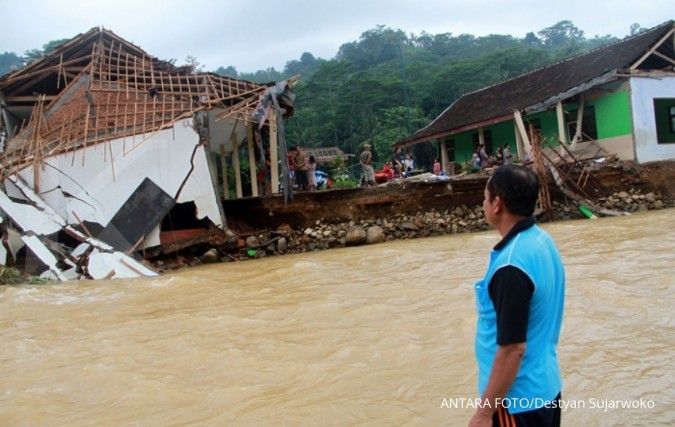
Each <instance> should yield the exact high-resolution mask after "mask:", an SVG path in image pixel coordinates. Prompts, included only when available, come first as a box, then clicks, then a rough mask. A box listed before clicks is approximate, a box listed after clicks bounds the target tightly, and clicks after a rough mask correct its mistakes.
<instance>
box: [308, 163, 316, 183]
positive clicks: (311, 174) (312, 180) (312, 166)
mask: <svg viewBox="0 0 675 427" xmlns="http://www.w3.org/2000/svg"><path fill="white" fill-rule="evenodd" d="M314 172H316V160H315V159H314V156H309V163H308V164H307V175H308V178H309V191H316V174H315V173H314Z"/></svg>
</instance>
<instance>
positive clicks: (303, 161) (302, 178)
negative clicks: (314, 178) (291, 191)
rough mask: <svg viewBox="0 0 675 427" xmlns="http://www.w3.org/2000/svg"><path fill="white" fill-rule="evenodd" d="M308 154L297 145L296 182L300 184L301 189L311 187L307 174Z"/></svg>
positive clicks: (299, 188)
mask: <svg viewBox="0 0 675 427" xmlns="http://www.w3.org/2000/svg"><path fill="white" fill-rule="evenodd" d="M307 168H308V162H307V154H305V152H304V151H303V149H302V148H300V146H299V145H296V146H295V183H296V184H297V185H298V190H299V191H305V190H307V189H308V188H309V178H308V176H307Z"/></svg>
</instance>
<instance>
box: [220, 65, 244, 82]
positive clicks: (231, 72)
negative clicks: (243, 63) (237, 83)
mask: <svg viewBox="0 0 675 427" xmlns="http://www.w3.org/2000/svg"><path fill="white" fill-rule="evenodd" d="M214 73H216V74H218V75H219V76H225V77H232V78H234V79H236V78H238V77H239V73H238V72H237V69H236V68H235V67H233V66H232V65H230V66H228V67H227V68H226V67H218V68H216V71H214Z"/></svg>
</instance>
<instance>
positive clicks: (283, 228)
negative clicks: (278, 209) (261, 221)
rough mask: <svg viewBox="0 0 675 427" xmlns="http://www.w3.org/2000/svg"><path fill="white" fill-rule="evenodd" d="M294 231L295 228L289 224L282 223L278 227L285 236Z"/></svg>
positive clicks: (278, 230) (278, 231)
mask: <svg viewBox="0 0 675 427" xmlns="http://www.w3.org/2000/svg"><path fill="white" fill-rule="evenodd" d="M292 232H293V229H292V228H291V226H290V225H288V224H281V225H280V226H279V227H278V228H277V233H279V234H281V235H282V236H284V237H288V236H290V235H291V233H292Z"/></svg>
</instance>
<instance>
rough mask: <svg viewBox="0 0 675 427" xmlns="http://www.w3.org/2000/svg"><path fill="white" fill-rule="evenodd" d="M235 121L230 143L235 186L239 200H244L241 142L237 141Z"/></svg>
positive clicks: (236, 122)
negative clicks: (240, 160) (240, 156)
mask: <svg viewBox="0 0 675 427" xmlns="http://www.w3.org/2000/svg"><path fill="white" fill-rule="evenodd" d="M238 123H239V122H238V121H235V122H234V125H233V127H232V134H231V135H230V142H231V143H232V166H233V167H234V184H235V189H236V192H237V198H238V199H240V198H242V197H243V196H244V195H243V192H242V189H241V165H240V164H239V141H237V132H236V129H237V124H238Z"/></svg>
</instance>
